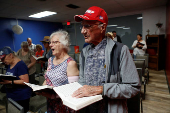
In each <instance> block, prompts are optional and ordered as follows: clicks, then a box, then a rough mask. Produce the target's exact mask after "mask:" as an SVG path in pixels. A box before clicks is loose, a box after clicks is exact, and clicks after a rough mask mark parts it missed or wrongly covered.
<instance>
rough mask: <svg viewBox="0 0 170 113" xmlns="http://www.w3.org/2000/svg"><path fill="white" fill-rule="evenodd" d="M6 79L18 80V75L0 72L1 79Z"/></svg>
mask: <svg viewBox="0 0 170 113" xmlns="http://www.w3.org/2000/svg"><path fill="white" fill-rule="evenodd" d="M2 79H5V80H16V79H17V77H16V76H13V75H5V74H0V80H2Z"/></svg>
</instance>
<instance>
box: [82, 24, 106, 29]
mask: <svg viewBox="0 0 170 113" xmlns="http://www.w3.org/2000/svg"><path fill="white" fill-rule="evenodd" d="M94 25H100V26H101V25H103V23H99V24H92V25H89V24H85V25H82V24H81V26H80V29H82V28H83V27H84V29H90V28H92V27H93V26H94Z"/></svg>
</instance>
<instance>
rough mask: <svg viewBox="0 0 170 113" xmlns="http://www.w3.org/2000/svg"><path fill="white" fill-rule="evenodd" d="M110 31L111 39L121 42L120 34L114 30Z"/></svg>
mask: <svg viewBox="0 0 170 113" xmlns="http://www.w3.org/2000/svg"><path fill="white" fill-rule="evenodd" d="M112 33H113V40H114V41H117V42H120V43H122V40H121V38H120V36H118V35H117V34H116V31H112Z"/></svg>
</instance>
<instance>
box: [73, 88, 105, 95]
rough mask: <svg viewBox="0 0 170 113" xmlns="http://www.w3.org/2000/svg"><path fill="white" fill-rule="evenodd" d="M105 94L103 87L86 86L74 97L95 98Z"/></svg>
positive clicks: (75, 93) (76, 92) (77, 91)
mask: <svg viewBox="0 0 170 113" xmlns="http://www.w3.org/2000/svg"><path fill="white" fill-rule="evenodd" d="M102 92H103V86H88V85H84V86H83V87H81V88H79V89H78V90H76V91H75V92H74V93H73V94H72V97H76V98H81V97H89V96H94V95H98V94H102Z"/></svg>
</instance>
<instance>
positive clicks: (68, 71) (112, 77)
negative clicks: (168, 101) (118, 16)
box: [0, 6, 147, 113]
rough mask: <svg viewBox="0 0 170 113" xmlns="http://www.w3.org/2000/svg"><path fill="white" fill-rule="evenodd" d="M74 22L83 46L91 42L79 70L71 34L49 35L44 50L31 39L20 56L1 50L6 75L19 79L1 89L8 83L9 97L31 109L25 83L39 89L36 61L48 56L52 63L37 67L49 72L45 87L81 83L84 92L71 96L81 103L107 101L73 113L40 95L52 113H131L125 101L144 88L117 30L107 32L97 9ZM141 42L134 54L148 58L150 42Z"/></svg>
mask: <svg viewBox="0 0 170 113" xmlns="http://www.w3.org/2000/svg"><path fill="white" fill-rule="evenodd" d="M90 11H94V13H90ZM88 13H90V14H88ZM98 15H100V16H98ZM87 17H88V18H87ZM99 17H100V18H99ZM75 21H77V22H81V24H82V26H83V27H82V29H81V33H82V34H83V36H84V38H85V42H86V43H88V44H87V45H86V46H85V47H84V48H83V49H82V52H81V54H80V62H79V63H80V67H79V69H80V71H79V70H78V68H77V64H76V62H75V60H74V59H73V58H72V57H70V56H69V54H68V52H69V49H70V48H69V46H70V41H69V34H68V33H67V32H66V31H64V30H59V31H56V32H54V33H52V34H51V35H50V36H45V37H44V39H43V40H42V41H40V42H42V44H43V46H44V48H45V50H42V46H41V45H40V44H38V45H35V44H33V43H32V40H31V38H28V39H27V41H24V42H22V43H21V49H19V50H18V51H17V52H16V53H15V52H14V51H12V49H11V48H10V47H4V48H2V49H1V50H0V58H1V61H2V62H4V63H5V64H6V65H8V68H7V72H6V74H7V75H13V76H16V77H17V80H13V81H10V80H3V81H1V82H0V84H5V87H6V93H7V98H12V99H13V100H14V101H16V102H18V103H19V104H20V105H21V106H23V107H24V110H25V113H26V112H27V111H28V110H29V100H30V97H31V95H32V94H31V92H32V91H31V89H30V88H29V87H27V86H26V85H24V83H23V82H30V83H33V84H35V72H36V67H35V63H36V62H37V61H36V59H35V58H34V57H33V55H35V56H36V57H40V56H44V57H45V58H47V59H48V60H47V61H38V62H37V63H41V64H42V65H43V69H44V71H45V70H46V72H45V73H44V77H45V81H44V83H43V85H49V86H54V87H57V86H61V85H64V84H69V83H71V82H75V81H78V82H79V83H80V84H81V85H83V87H81V88H79V89H78V90H76V91H75V92H74V93H73V95H72V96H73V97H75V98H82V97H87V96H94V95H98V94H101V95H102V96H103V100H101V101H99V102H97V103H94V104H92V105H90V106H88V107H86V108H83V109H82V110H80V111H74V110H72V109H70V108H68V107H66V106H64V105H63V104H62V100H61V99H60V98H59V96H58V95H57V94H51V93H47V92H41V93H36V94H37V95H42V96H45V97H47V112H48V113H74V112H85V113H87V112H89V113H99V112H102V113H106V112H107V113H123V112H127V105H126V103H127V98H131V97H133V96H135V95H136V94H137V93H138V92H139V91H140V86H141V84H140V80H139V76H138V74H137V70H136V67H135V65H134V63H133V59H132V57H131V54H130V52H129V49H128V47H127V46H126V45H124V44H122V41H121V38H120V37H119V36H118V35H117V34H116V31H113V32H108V33H106V26H107V24H108V17H107V13H106V12H105V11H104V10H103V9H101V8H100V7H96V6H93V7H90V8H89V9H88V10H87V11H86V13H85V14H84V15H75ZM137 38H138V40H136V41H135V42H134V43H133V45H132V47H133V48H135V49H134V55H136V54H138V53H139V54H140V53H142V54H144V51H145V49H146V48H147V46H146V43H145V42H144V41H143V40H142V36H141V35H140V34H138V35H137ZM113 54H114V55H113ZM111 55H113V56H111ZM127 64H128V65H127Z"/></svg>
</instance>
